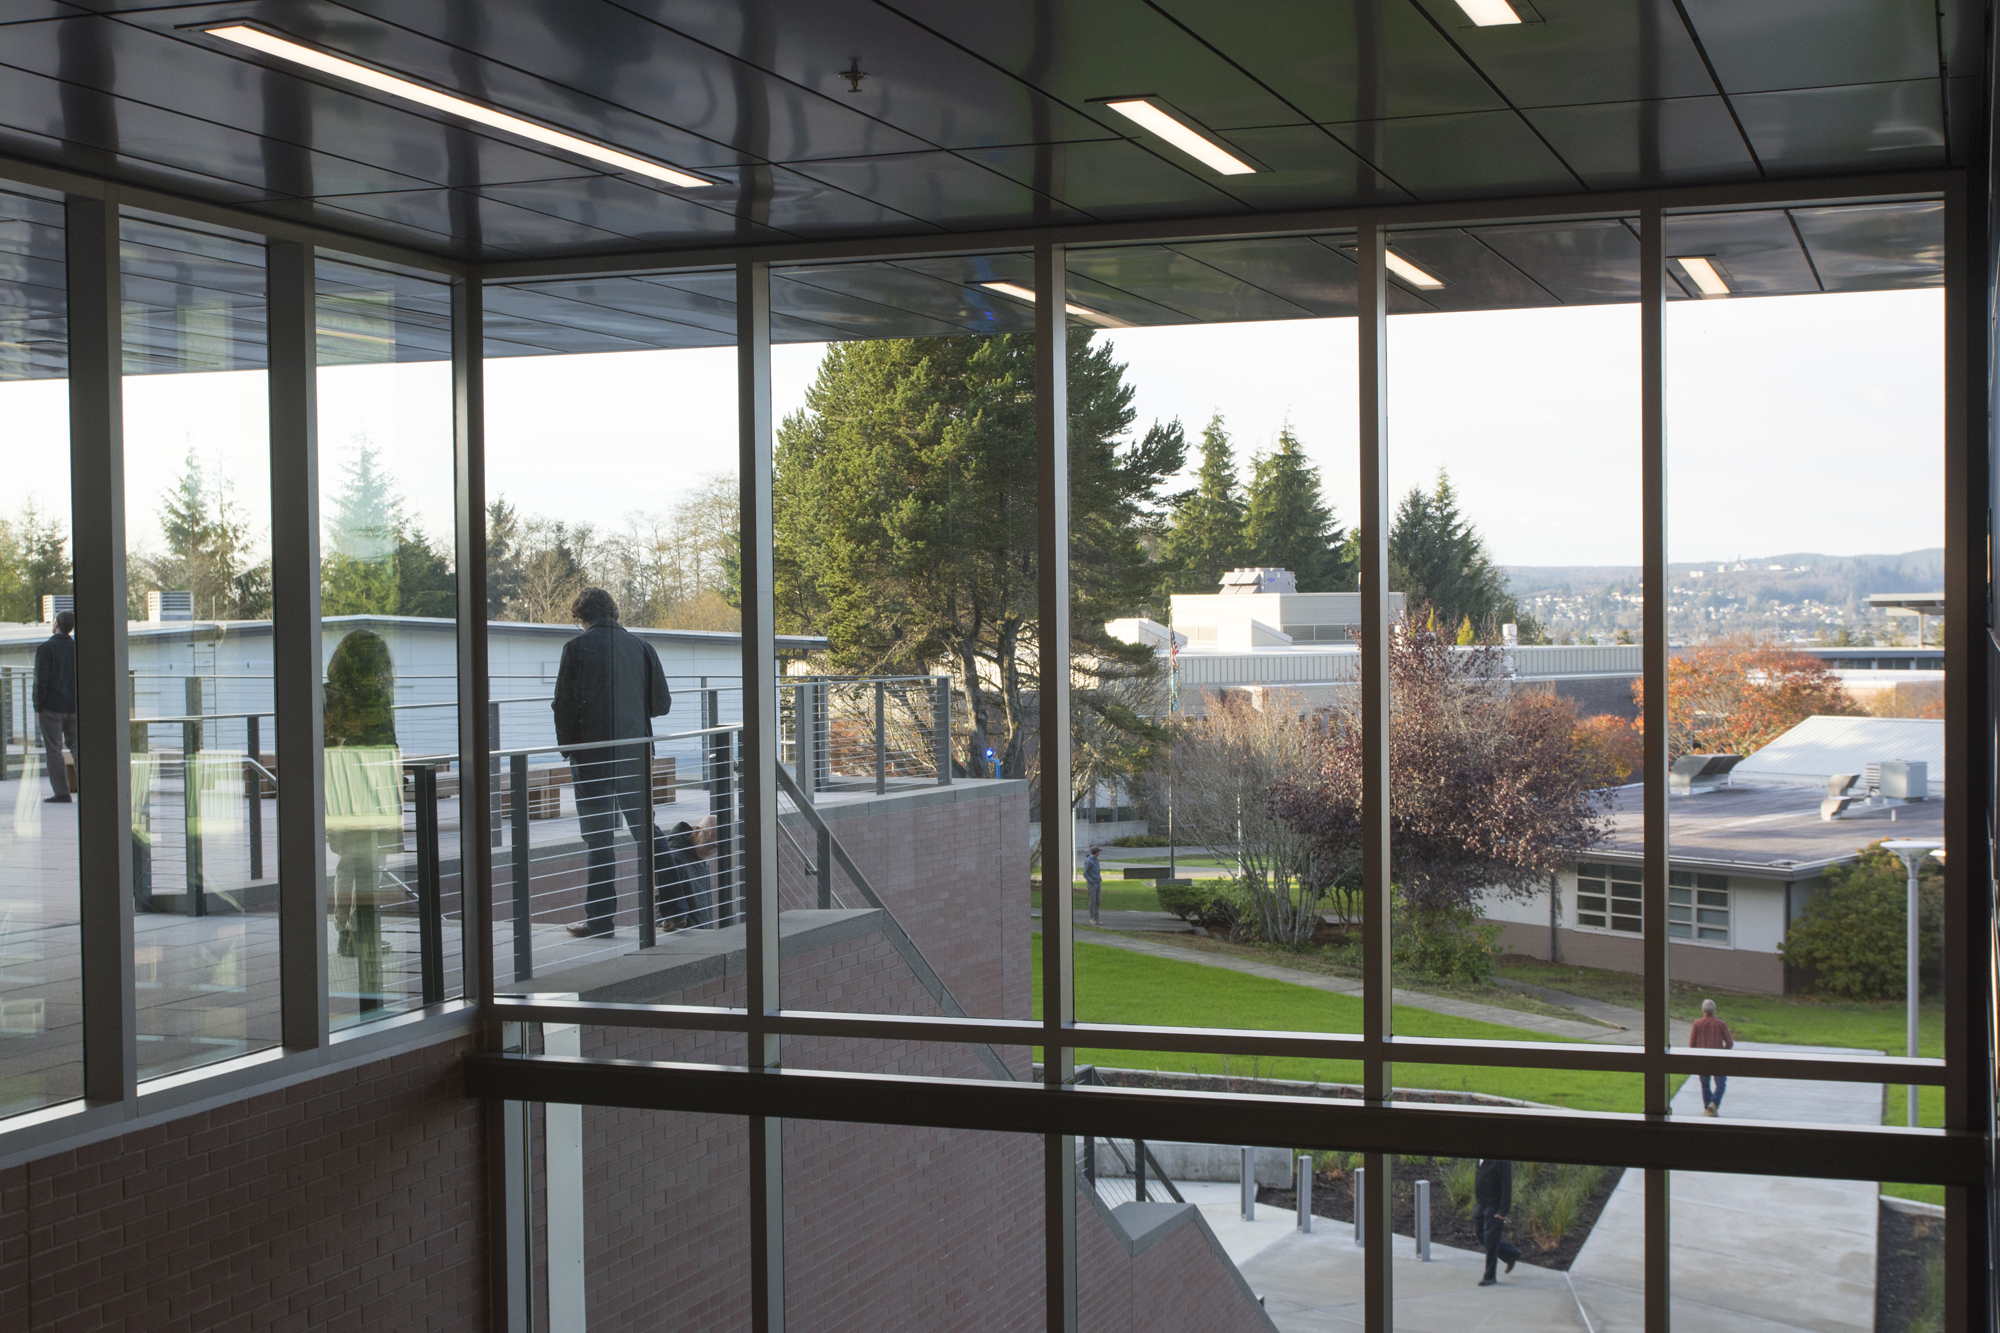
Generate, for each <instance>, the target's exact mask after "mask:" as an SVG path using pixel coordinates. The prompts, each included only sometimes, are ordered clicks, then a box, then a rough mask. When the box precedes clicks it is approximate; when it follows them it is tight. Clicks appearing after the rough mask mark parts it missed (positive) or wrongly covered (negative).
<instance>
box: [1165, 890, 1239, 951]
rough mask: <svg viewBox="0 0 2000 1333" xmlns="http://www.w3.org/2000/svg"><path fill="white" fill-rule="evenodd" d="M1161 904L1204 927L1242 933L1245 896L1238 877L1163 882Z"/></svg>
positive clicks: (1236, 934)
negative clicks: (1237, 879)
mask: <svg viewBox="0 0 2000 1333" xmlns="http://www.w3.org/2000/svg"><path fill="white" fill-rule="evenodd" d="M1158 892H1159V897H1160V906H1161V907H1163V908H1165V909H1166V910H1167V911H1169V912H1172V913H1173V914H1174V915H1175V916H1177V917H1179V918H1180V919H1181V920H1183V921H1187V922H1190V923H1192V924H1194V925H1197V926H1199V927H1201V928H1202V929H1203V930H1220V931H1226V932H1228V933H1229V935H1230V937H1231V938H1232V939H1234V938H1240V937H1241V936H1242V933H1243V931H1242V926H1243V923H1244V919H1245V910H1244V909H1245V906H1246V903H1245V898H1244V894H1243V891H1242V890H1241V889H1240V888H1238V887H1237V886H1236V882H1235V881H1234V880H1228V879H1198V880H1194V881H1192V882H1190V883H1187V884H1162V885H1161V886H1160V887H1159V890H1158Z"/></svg>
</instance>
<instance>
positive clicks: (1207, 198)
mask: <svg viewBox="0 0 2000 1333" xmlns="http://www.w3.org/2000/svg"><path fill="white" fill-rule="evenodd" d="M965 156H966V157H968V158H970V159H971V160H973V161H974V162H978V163H981V164H983V165H985V166H989V167H991V168H993V169H994V170H995V171H998V172H1001V173H1003V174H1005V175H1008V176H1011V177H1013V178H1014V179H1015V180H1017V181H1020V182H1021V183H1022V184H1023V185H1029V186H1032V187H1034V188H1035V189H1036V190H1037V191H1039V192H1041V193H1043V194H1048V195H1052V196H1054V197H1055V198H1057V199H1060V200H1062V201H1063V202H1064V203H1066V204H1069V205H1070V206H1071V207H1073V208H1080V209H1082V210H1084V211H1085V212H1086V213H1089V214H1090V215H1091V216H1092V217H1097V218H1123V217H1132V216H1134V215H1136V214H1145V215H1148V216H1162V215H1164V216H1168V217H1171V216H1173V215H1175V214H1177V213H1178V214H1183V215H1185V214H1189V213H1229V212H1234V211H1236V210H1238V209H1240V208H1242V205H1241V204H1239V203H1237V202H1236V201H1235V200H1234V199H1232V198H1231V197H1230V196H1229V195H1227V194H1225V193H1223V190H1224V189H1226V188H1227V187H1226V186H1221V185H1220V184H1219V182H1220V181H1221V179H1222V178H1221V177H1215V178H1214V179H1215V180H1216V181H1217V182H1218V185H1214V186H1212V185H1209V184H1208V183H1206V182H1205V181H1203V180H1201V179H1198V178H1197V177H1196V176H1194V175H1193V174H1191V173H1190V172H1187V171H1183V170H1181V169H1180V168H1179V167H1178V166H1175V165H1173V164H1171V163H1168V162H1166V161H1163V160H1162V159H1160V158H1158V157H1156V156H1154V155H1153V154H1152V153H1149V152H1147V151H1146V150H1145V149H1144V148H1141V147H1140V146H1139V145H1138V144H1135V143H1132V142H1129V141H1128V140H1124V139H1110V140H1106V141H1104V142H1101V143H1068V144H1044V145H1040V146H1034V145H1029V146H1024V147H1019V148H981V149H977V150H974V151H971V152H968V153H966V154H965ZM1239 179H1240V178H1239Z"/></svg>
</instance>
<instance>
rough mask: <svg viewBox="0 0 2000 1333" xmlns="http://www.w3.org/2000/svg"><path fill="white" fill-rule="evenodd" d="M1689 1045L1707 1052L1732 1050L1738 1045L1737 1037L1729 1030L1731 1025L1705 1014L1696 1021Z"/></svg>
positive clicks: (1690, 1033) (1690, 1034)
mask: <svg viewBox="0 0 2000 1333" xmlns="http://www.w3.org/2000/svg"><path fill="white" fill-rule="evenodd" d="M1688 1045H1690V1046H1694V1047H1698V1048H1700V1049H1702V1050H1705V1051H1724V1050H1731V1049H1733V1048H1734V1047H1735V1045H1736V1035H1735V1034H1734V1033H1732V1032H1731V1031H1730V1030H1729V1024H1727V1023H1725V1022H1723V1021H1722V1020H1721V1019H1719V1018H1716V1017H1714V1016H1713V1015H1711V1014H1703V1015H1702V1016H1701V1017H1700V1018H1697V1019H1695V1021H1694V1029H1693V1031H1691V1032H1689V1033H1688Z"/></svg>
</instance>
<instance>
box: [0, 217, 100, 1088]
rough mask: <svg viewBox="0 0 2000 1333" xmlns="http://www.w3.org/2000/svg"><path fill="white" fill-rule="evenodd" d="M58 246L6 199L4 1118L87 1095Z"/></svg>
mask: <svg viewBox="0 0 2000 1333" xmlns="http://www.w3.org/2000/svg"><path fill="white" fill-rule="evenodd" d="M63 241H64V231H63V211H62V204H61V203H60V202H59V201H58V200H56V199H53V198H48V197H42V196H39V195H31V194H26V193H4V194H0V258H4V260H5V264H6V270H7V276H6V277H5V279H4V280H0V414H4V416H5V419H6V421H7V423H8V427H7V428H8V460H9V467H10V469H18V472H17V473H16V475H15V476H14V477H13V478H12V479H11V484H10V485H9V488H8V499H7V501H6V506H7V507H6V509H5V511H4V512H0V622H4V623H0V1116H5V1115H10V1114H14V1113H16V1112H20V1111H29V1110H33V1109H34V1108H35V1107H38V1106H43V1105H46V1104H48V1103H50V1102H58V1101H66V1100H69V1099H70V1098H73V1097H77V1096H80V1095H81V1094H82V1091H83V1045H82V1010H81V1002H82V995H81V989H80V985H81V983H80V978H79V971H78V952H77V950H78V926H77V892H78V880H77V843H76V839H77V829H76V811H77V802H78V801H79V800H82V799H85V798H83V797H82V795H81V793H74V794H72V792H71V787H72V784H71V782H70V767H69V765H70V757H71V756H72V755H73V753H74V746H75V739H74V734H75V730H76V725H77V718H76V700H75V669H74V654H75V651H76V649H75V645H74V643H73V641H72V638H71V637H70V636H69V635H67V634H64V633H63V632H61V628H60V624H59V623H58V617H65V618H66V617H69V616H70V614H71V613H70V611H69V610H68V609H67V608H68V606H69V604H70V593H71V586H70V551H69V512H70V504H69V481H70V479H69V457H70V455H69V398H68V391H69V383H68V380H67V378H66V376H67V374H68V349H67V346H66V343H65V339H64V320H65V284H64V252H63ZM45 599H46V609H45ZM66 735H67V741H66V743H65V736H66ZM51 740H53V743H51ZM65 749H67V750H68V751H69V752H70V753H69V754H68V755H66V754H65V753H64V751H65ZM62 797H70V798H71V799H69V800H67V801H66V802H65V801H63V800H61V799H58V798H62ZM51 802H54V803H53V804H51Z"/></svg>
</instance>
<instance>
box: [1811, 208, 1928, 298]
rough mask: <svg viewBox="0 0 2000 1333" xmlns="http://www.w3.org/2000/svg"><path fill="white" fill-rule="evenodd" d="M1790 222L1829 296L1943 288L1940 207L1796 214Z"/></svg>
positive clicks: (1849, 209) (1841, 209)
mask: <svg viewBox="0 0 2000 1333" xmlns="http://www.w3.org/2000/svg"><path fill="white" fill-rule="evenodd" d="M1792 220H1793V221H1794V222H1796V223H1797V224H1798V228H1799V234H1800V235H1801V236H1803V237H1805V242H1806V250H1807V252H1808V253H1810V254H1811V255H1812V260H1813V265H1814V267H1815V268H1817V269H1818V270H1819V280H1820V282H1821V283H1823V284H1824V285H1825V287H1826V289H1827V290H1828V291H1830V292H1853V291H1886V290H1891V289H1894V288H1899V287H1938V286H1942V285H1943V283H1944V205H1943V204H1942V203H1909V204H1864V205H1856V206H1853V207H1847V208H1795V209H1793V210H1792Z"/></svg>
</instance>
